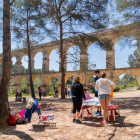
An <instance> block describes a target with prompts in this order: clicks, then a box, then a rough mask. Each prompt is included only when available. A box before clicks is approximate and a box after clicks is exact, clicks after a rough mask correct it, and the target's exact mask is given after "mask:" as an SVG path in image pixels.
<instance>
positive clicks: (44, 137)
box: [0, 91, 140, 140]
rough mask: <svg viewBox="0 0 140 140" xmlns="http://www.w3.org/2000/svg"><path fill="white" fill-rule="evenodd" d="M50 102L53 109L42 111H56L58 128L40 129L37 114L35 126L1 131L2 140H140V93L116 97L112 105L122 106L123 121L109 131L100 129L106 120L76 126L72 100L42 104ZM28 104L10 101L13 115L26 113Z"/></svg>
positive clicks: (89, 120) (49, 99)
mask: <svg viewBox="0 0 140 140" xmlns="http://www.w3.org/2000/svg"><path fill="white" fill-rule="evenodd" d="M91 96H93V95H91ZM46 102H51V103H52V104H53V106H52V107H48V108H47V107H46V108H43V109H42V110H54V111H55V121H56V122H58V123H57V125H56V127H54V128H52V129H50V127H49V126H48V125H44V124H43V123H42V124H40V125H39V126H37V121H38V115H37V113H34V114H33V117H32V121H31V123H28V124H26V125H17V126H8V127H7V128H5V129H3V130H0V140H19V139H22V140H30V139H31V140H32V139H35V140H94V139H95V140H96V139H98V140H140V91H134V92H128V93H126V92H124V93H122V92H120V93H115V94H114V99H113V101H112V103H113V104H118V105H120V113H121V117H116V122H115V123H114V122H109V123H108V124H109V125H108V126H107V127H102V126H100V122H101V120H102V117H99V118H96V117H92V116H91V117H90V116H88V117H85V120H83V123H82V124H74V123H72V118H70V117H69V111H70V109H69V108H70V105H71V99H70V98H67V99H65V100H62V99H53V98H52V97H45V98H43V99H42V101H39V103H46ZM26 104H27V103H20V102H15V101H14V98H10V107H11V111H12V112H17V111H19V110H21V109H25V106H26ZM95 111H96V108H94V110H93V112H95Z"/></svg>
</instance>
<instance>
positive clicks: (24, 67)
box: [21, 54, 29, 74]
mask: <svg viewBox="0 0 140 140" xmlns="http://www.w3.org/2000/svg"><path fill="white" fill-rule="evenodd" d="M28 60H29V58H28V55H27V54H26V55H24V56H23V57H22V59H21V62H22V73H23V74H26V73H27V70H28Z"/></svg>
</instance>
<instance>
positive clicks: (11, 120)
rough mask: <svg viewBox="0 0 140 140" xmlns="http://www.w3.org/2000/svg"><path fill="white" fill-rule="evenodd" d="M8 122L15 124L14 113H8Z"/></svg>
mask: <svg viewBox="0 0 140 140" xmlns="http://www.w3.org/2000/svg"><path fill="white" fill-rule="evenodd" d="M8 124H9V125H15V124H16V120H15V117H14V115H10V117H9V119H8Z"/></svg>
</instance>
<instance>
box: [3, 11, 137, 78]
mask: <svg viewBox="0 0 140 140" xmlns="http://www.w3.org/2000/svg"><path fill="white" fill-rule="evenodd" d="M115 12H116V11H114V13H115ZM114 13H113V12H112V15H113V14H114ZM112 15H110V16H111V17H113V16H112ZM115 15H116V16H115V18H118V17H120V15H118V13H115ZM112 20H114V19H113V18H111V20H110V22H111V21H112ZM112 27H114V25H112V24H110V25H109V27H108V28H112ZM48 41H49V40H48V39H47V38H46V40H44V42H43V43H46V42H48ZM15 46H16V44H15V43H14V42H12V43H11V47H12V49H15V48H16V47H15ZM126 46H127V44H126ZM121 48H122V46H121V44H119V41H117V42H116V44H115V48H114V49H115V68H125V67H129V65H128V64H127V61H128V56H129V55H130V54H133V52H134V50H136V46H135V47H134V48H131V49H130V48H128V47H125V48H124V49H123V50H122V49H121ZM68 52H69V53H73V52H74V49H73V48H72V47H71V48H70V49H69V50H68ZM0 53H2V42H0ZM88 54H89V59H90V61H91V62H93V63H94V64H96V67H95V68H94V69H106V52H105V51H101V50H99V49H98V48H96V45H95V43H92V44H91V45H90V46H89V49H88ZM42 58H43V55H42V53H41V52H39V53H37V54H36V56H35V59H34V61H35V63H34V68H35V69H42ZM49 59H50V62H49V70H55V71H59V63H58V61H59V55H58V54H57V52H56V50H53V51H52V52H51V54H50V56H49ZM12 61H13V64H14V63H15V62H16V59H15V57H14V58H13V59H12ZM27 61H28V57H23V59H22V65H23V66H24V67H25V68H28V62H27ZM56 61H57V62H56ZM73 69H74V65H73V64H68V65H67V71H73ZM78 69H79V66H78V65H77V70H78ZM121 77H122V76H121Z"/></svg>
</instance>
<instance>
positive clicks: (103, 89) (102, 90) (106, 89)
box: [95, 73, 116, 125]
mask: <svg viewBox="0 0 140 140" xmlns="http://www.w3.org/2000/svg"><path fill="white" fill-rule="evenodd" d="M95 87H96V90H97V91H98V99H99V101H100V105H101V107H102V110H103V121H102V122H101V123H100V124H101V125H107V121H106V118H107V115H108V105H109V101H110V94H111V89H114V88H115V87H116V84H115V83H113V82H112V81H110V80H109V79H107V78H106V74H105V73H102V75H101V78H100V79H98V80H97V82H96V84H95Z"/></svg>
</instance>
